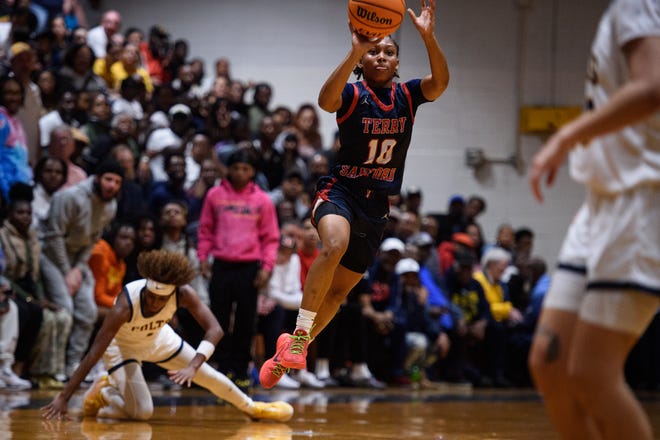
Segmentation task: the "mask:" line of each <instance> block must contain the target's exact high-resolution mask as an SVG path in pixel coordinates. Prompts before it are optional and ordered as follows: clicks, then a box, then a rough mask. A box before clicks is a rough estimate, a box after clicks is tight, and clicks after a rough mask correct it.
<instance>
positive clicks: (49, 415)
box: [41, 394, 69, 420]
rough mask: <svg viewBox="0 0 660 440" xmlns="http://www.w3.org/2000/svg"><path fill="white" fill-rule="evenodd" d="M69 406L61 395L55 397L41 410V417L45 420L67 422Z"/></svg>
mask: <svg viewBox="0 0 660 440" xmlns="http://www.w3.org/2000/svg"><path fill="white" fill-rule="evenodd" d="M68 407H69V404H68V402H67V401H66V399H64V398H63V397H62V394H58V395H57V396H55V398H54V399H53V401H52V402H50V403H49V404H48V405H46V406H44V407H43V408H41V416H42V417H43V418H45V419H47V420H51V419H57V420H62V419H64V420H69V416H68V411H69V408H68Z"/></svg>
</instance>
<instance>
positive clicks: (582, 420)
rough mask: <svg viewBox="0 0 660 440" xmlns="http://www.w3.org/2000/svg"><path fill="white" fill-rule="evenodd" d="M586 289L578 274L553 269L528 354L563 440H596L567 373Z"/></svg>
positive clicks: (535, 377)
mask: <svg viewBox="0 0 660 440" xmlns="http://www.w3.org/2000/svg"><path fill="white" fill-rule="evenodd" d="M585 287H586V281H585V277H584V276H583V275H582V274H579V273H575V272H570V271H565V270H557V271H556V273H555V275H554V277H553V280H552V285H551V287H550V290H549V291H548V293H547V295H546V298H545V302H544V306H543V310H542V312H541V316H540V317H539V322H538V325H537V327H536V333H535V334H534V339H533V341H532V347H531V350H530V355H529V368H530V373H531V374H532V378H533V380H534V384H535V385H536V388H537V389H538V391H539V392H540V393H541V395H542V396H543V403H544V405H545V408H546V411H547V412H548V415H549V417H550V419H551V420H552V423H553V425H554V426H555V428H556V429H557V431H558V432H559V433H560V434H561V435H562V437H563V438H595V439H598V438H600V437H598V434H597V430H596V426H595V425H594V422H593V420H592V419H590V418H589V416H588V414H587V412H586V411H585V409H584V408H583V407H582V405H581V404H580V401H579V400H578V398H577V395H576V393H575V391H574V389H573V387H572V385H571V382H570V376H569V374H568V359H569V353H570V350H571V346H572V343H573V337H574V331H575V326H576V324H577V320H578V309H579V306H580V303H581V298H582V296H583V294H584V290H585Z"/></svg>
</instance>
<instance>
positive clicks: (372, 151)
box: [363, 139, 396, 165]
mask: <svg viewBox="0 0 660 440" xmlns="http://www.w3.org/2000/svg"><path fill="white" fill-rule="evenodd" d="M395 145H396V140H395V139H383V141H382V142H380V144H379V140H378V139H372V140H370V141H369V157H367V160H365V161H364V162H363V164H364V165H371V164H373V163H377V164H378V165H384V164H386V163H389V161H391V160H392V152H393V151H394V146H395Z"/></svg>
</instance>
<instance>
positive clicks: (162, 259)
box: [137, 249, 196, 286]
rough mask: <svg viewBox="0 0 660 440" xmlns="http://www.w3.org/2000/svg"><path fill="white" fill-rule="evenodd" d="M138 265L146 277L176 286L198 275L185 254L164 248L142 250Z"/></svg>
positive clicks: (139, 270)
mask: <svg viewBox="0 0 660 440" xmlns="http://www.w3.org/2000/svg"><path fill="white" fill-rule="evenodd" d="M137 267H138V272H139V273H140V275H141V276H143V277H144V278H149V279H151V280H154V281H158V282H160V283H163V284H173V285H175V286H181V285H183V284H187V283H189V282H191V281H192V279H193V278H195V275H196V274H195V269H193V267H192V266H191V265H190V262H189V261H188V258H186V256H185V255H182V254H177V253H174V252H169V251H166V250H163V249H157V250H153V251H148V252H142V253H141V254H140V255H139V256H138V261H137Z"/></svg>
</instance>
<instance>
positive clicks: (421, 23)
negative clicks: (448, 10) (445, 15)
mask: <svg viewBox="0 0 660 440" xmlns="http://www.w3.org/2000/svg"><path fill="white" fill-rule="evenodd" d="M420 3H421V5H422V9H421V11H420V12H419V15H415V11H413V10H412V9H411V8H408V15H409V16H410V19H411V20H412V22H413V24H414V25H415V27H416V28H417V30H418V31H419V33H420V34H422V35H425V34H433V30H434V29H433V28H434V26H435V0H420Z"/></svg>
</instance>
